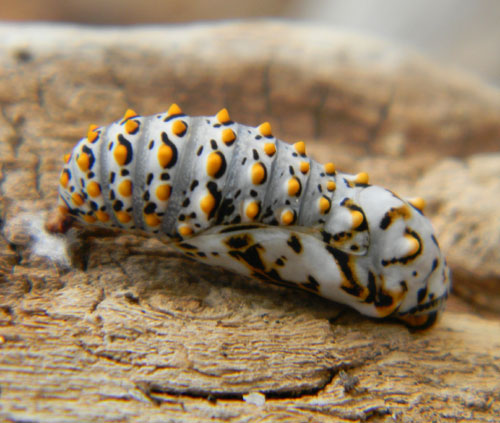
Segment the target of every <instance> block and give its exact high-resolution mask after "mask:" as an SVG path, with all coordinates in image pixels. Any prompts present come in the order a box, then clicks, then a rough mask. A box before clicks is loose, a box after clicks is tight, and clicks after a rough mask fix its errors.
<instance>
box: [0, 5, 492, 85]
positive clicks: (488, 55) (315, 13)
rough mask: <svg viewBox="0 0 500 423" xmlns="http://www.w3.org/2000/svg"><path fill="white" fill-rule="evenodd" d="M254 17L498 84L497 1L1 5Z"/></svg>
mask: <svg viewBox="0 0 500 423" xmlns="http://www.w3.org/2000/svg"><path fill="white" fill-rule="evenodd" d="M252 18H253V19H255V18H278V19H294V20H298V21H306V22H317V23H321V24H324V25H326V26H332V27H333V26H335V27H339V28H343V29H347V30H352V31H356V32H360V33H365V34H368V35H370V36H376V37H379V38H386V39H390V40H391V41H392V42H396V43H398V44H401V45H407V46H410V47H412V48H414V49H416V50H419V51H421V52H423V53H424V54H426V55H428V56H430V57H432V58H433V59H434V60H437V61H439V62H441V63H444V64H447V65H452V66H456V67H458V68H462V69H465V70H467V71H469V72H471V73H475V74H476V75H478V76H479V77H481V78H482V79H484V80H486V81H487V82H490V83H493V84H495V85H497V86H499V85H500V1H498V0H474V1H471V0H439V1H434V0H419V1H412V2H409V1H406V2H403V1H401V0H308V1H300V0H253V1H251V2H250V1H242V0H233V1H226V0H211V1H206V0H141V1H136V0H85V1H81V0H0V20H4V21H58V22H73V23H79V24H90V25H131V24H164V23H188V22H197V21H214V20H226V19H252ZM0 42H1V41H0Z"/></svg>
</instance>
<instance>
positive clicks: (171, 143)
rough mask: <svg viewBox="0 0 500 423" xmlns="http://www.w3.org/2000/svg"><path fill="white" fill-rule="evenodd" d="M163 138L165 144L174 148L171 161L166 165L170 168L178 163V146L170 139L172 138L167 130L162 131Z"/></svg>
mask: <svg viewBox="0 0 500 423" xmlns="http://www.w3.org/2000/svg"><path fill="white" fill-rule="evenodd" d="M161 140H162V141H163V143H164V144H166V145H168V146H169V147H170V148H171V149H172V158H171V159H170V162H168V163H167V165H166V166H165V167H166V168H167V169H170V168H172V167H173V166H175V164H176V163H177V156H178V153H177V147H176V146H175V144H174V143H173V142H172V141H170V138H169V137H168V135H167V133H166V132H162V133H161Z"/></svg>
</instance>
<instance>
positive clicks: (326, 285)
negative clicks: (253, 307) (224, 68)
mask: <svg viewBox="0 0 500 423" xmlns="http://www.w3.org/2000/svg"><path fill="white" fill-rule="evenodd" d="M65 162H66V164H65V166H64V168H63V171H62V173H61V178H60V186H59V197H60V206H59V210H60V211H61V212H62V213H63V214H65V215H66V216H72V217H74V218H76V219H78V220H79V221H82V222H85V223H87V224H92V225H101V226H108V227H119V228H123V229H125V230H131V231H133V230H141V231H146V232H150V233H152V234H156V235H157V236H159V237H161V238H164V239H167V240H168V241H169V242H172V243H173V245H174V246H175V247H177V248H178V249H180V250H181V251H183V252H184V253H185V254H187V255H189V256H191V257H193V258H196V259H197V260H200V261H202V262H205V263H208V264H213V265H217V266H222V267H224V268H226V269H230V270H233V271H235V272H238V273H242V274H245V275H250V276H253V277H256V278H259V279H262V280H266V281H271V282H274V283H278V284H287V285H289V284H292V285H297V286H299V287H301V288H303V289H306V290H308V291H311V292H314V293H316V294H318V295H321V296H323V297H326V298H328V299H331V300H333V301H337V302H340V303H343V304H347V305H349V306H351V307H353V308H354V309H356V310H358V311H360V312H361V313H363V314H366V315H368V316H373V317H386V316H394V317H397V318H399V319H402V320H404V321H405V322H406V323H408V324H410V325H412V326H416V327H427V326H430V325H431V324H432V323H433V322H434V321H435V319H436V317H437V315H438V312H439V311H440V310H441V309H442V308H443V306H444V303H445V300H446V298H447V296H448V292H449V289H450V278H449V270H448V268H447V266H446V261H445V259H444V257H443V255H442V254H441V251H440V249H439V246H438V243H437V241H436V238H435V236H434V234H433V230H432V227H431V224H430V222H429V221H428V220H427V219H426V218H425V217H424V216H423V213H422V211H423V207H424V201H423V200H422V199H420V198H416V199H413V200H404V199H402V198H400V197H399V196H397V195H396V194H394V193H393V192H391V191H389V190H387V189H384V188H380V187H377V186H374V185H370V184H369V182H368V175H367V174H366V173H359V174H357V175H350V174H346V173H341V172H338V171H337V170H336V169H335V166H334V165H333V163H326V164H320V163H318V162H316V161H314V160H312V159H310V158H309V157H308V156H307V154H306V148H305V144H304V143H303V142H302V141H299V142H297V143H295V144H293V145H290V144H287V143H284V142H282V141H279V140H277V139H276V138H275V137H274V135H273V134H272V130H271V126H270V124H269V123H267V122H266V123H263V124H261V125H260V126H258V127H256V128H254V127H249V126H246V125H242V124H239V123H236V122H233V121H232V120H231V119H230V117H229V113H228V111H227V110H226V109H222V110H220V111H219V112H218V113H217V114H216V115H215V116H209V117H191V116H187V115H185V114H184V113H183V112H182V111H181V109H180V108H179V106H177V105H176V104H173V105H172V106H171V107H170V108H169V110H168V111H167V112H166V113H160V114H157V115H154V116H147V117H144V116H138V115H137V114H136V113H135V112H134V111H132V110H127V112H126V113H125V116H124V117H123V118H122V119H121V120H119V121H117V122H115V123H112V124H111V125H109V126H105V127H97V126H94V125H92V126H90V128H89V131H88V133H87V137H86V138H83V139H82V140H80V142H79V143H78V144H77V145H76V146H75V147H74V149H73V151H72V152H71V154H68V155H67V156H66V157H65Z"/></svg>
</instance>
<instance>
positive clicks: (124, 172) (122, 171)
mask: <svg viewBox="0 0 500 423" xmlns="http://www.w3.org/2000/svg"><path fill="white" fill-rule="evenodd" d="M120 174H121V175H122V176H128V175H129V174H130V172H129V171H128V170H127V169H122V170H121V171H120Z"/></svg>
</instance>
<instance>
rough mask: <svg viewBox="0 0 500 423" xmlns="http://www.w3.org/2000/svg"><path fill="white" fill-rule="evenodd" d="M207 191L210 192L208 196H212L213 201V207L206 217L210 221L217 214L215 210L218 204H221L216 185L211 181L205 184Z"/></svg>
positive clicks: (220, 196)
mask: <svg viewBox="0 0 500 423" xmlns="http://www.w3.org/2000/svg"><path fill="white" fill-rule="evenodd" d="M207 189H208V191H209V192H210V194H212V196H213V197H214V199H215V204H214V207H213V209H212V210H211V211H210V214H209V215H208V219H212V218H213V217H214V216H215V214H216V213H217V210H218V208H219V205H220V202H221V198H222V194H221V192H220V191H219V190H218V189H217V184H216V183H215V182H213V181H210V182H208V183H207Z"/></svg>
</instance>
